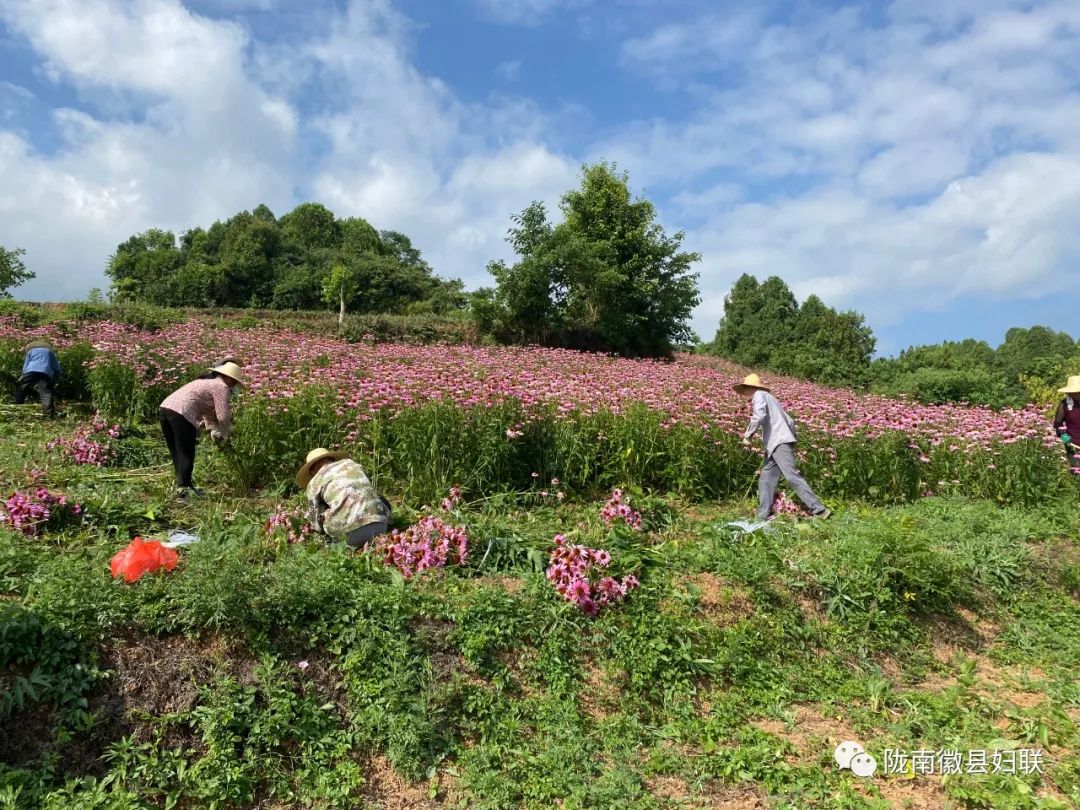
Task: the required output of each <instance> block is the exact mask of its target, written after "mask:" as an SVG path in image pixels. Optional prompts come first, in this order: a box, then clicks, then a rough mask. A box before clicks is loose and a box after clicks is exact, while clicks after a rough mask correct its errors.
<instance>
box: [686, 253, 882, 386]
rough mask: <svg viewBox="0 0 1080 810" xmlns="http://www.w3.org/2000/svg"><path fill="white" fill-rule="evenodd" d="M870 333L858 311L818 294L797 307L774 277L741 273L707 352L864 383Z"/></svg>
mask: <svg viewBox="0 0 1080 810" xmlns="http://www.w3.org/2000/svg"><path fill="white" fill-rule="evenodd" d="M875 345H876V341H875V339H874V333H873V332H872V331H871V329H870V327H868V326H867V325H866V321H865V318H864V317H863V316H862V315H860V314H859V313H858V312H853V311H848V312H837V311H836V310H835V309H833V308H832V307H829V306H826V305H825V303H824V302H823V301H822V300H821V299H820V298H818V297H817V296H816V295H811V296H810V297H809V298H807V299H806V301H804V302H803V303H802V305H801V306H800V305H799V303H798V301H796V299H795V295H794V294H793V293H792V292H791V290H790V288H789V287H788V286H787V284H786V283H785V282H784V281H783V279H781V278H779V277H777V276H770V277H769V278H767V279H765V281H764V282H762V283H760V284H759V283H758V280H757V279H756V278H754V276H751V275H748V274H744V275H743V276H741V277H740V278H739V279H738V280H737V281H736V282H735V284H734V285H733V286H732V288H731V292H730V293H728V295H727V296H726V297H725V298H724V317H723V319H722V320H721V321H720V325H719V327H718V328H717V330H716V337H715V338H714V340H713V342H712V343H711V344H710V345H709V346H707V347H705V350H706V351H708V352H710V353H713V354H718V355H720V356H722V357H727V358H729V359H731V360H734V361H735V362H737V363H742V364H743V365H746V366H751V367H754V368H759V369H768V370H770V371H777V372H781V373H784V374H791V375H793V376H796V377H805V378H807V379H811V380H816V381H818V382H824V383H828V384H831V385H857V386H861V385H865V384H866V382H867V381H868V379H869V370H870V359H871V357H872V356H873V354H874V346H875Z"/></svg>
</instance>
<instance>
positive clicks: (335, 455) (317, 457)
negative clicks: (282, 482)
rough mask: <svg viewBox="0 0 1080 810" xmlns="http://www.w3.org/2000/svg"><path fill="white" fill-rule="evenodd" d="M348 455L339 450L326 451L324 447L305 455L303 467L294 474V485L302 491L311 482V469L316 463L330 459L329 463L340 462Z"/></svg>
mask: <svg viewBox="0 0 1080 810" xmlns="http://www.w3.org/2000/svg"><path fill="white" fill-rule="evenodd" d="M348 455H349V454H348V453H344V452H342V451H341V450H334V451H331V450H327V449H326V448H325V447H317V448H315V449H314V450H312V451H311V452H310V453H308V454H307V458H306V459H305V460H304V466H303V467H301V468H300V472H298V473H297V474H296V485H297V486H298V487H300V489H303V488H304V487H306V486H307V485H308V481H310V480H311V468H312V467H314V466H315V464H316V463H317V462H320V461H322V460H323V459H326V458H328V459H330V460H331V461H341V459H343V458H347V457H348Z"/></svg>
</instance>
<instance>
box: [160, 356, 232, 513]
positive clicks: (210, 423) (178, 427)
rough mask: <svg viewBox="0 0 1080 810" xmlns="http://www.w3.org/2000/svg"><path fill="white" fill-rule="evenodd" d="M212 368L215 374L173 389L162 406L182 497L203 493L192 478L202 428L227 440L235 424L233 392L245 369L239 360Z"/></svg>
mask: <svg viewBox="0 0 1080 810" xmlns="http://www.w3.org/2000/svg"><path fill="white" fill-rule="evenodd" d="M211 371H212V372H213V376H212V377H210V378H209V379H207V378H205V377H202V378H199V379H197V380H192V381H191V382H189V383H188V384H187V385H185V386H183V387H182V388H178V389H177V390H176V391H173V392H172V393H171V394H169V396H167V397H166V398H165V401H164V402H162V403H161V407H160V408H159V409H158V417H159V421H160V423H161V432H162V434H163V435H164V436H165V444H166V445H167V446H168V448H169V455H170V456H171V457H172V462H173V469H174V470H175V471H176V485H177V487H178V488H179V490H180V499H181V500H186V499H187V497H188V496H189V495H190V494H192V493H194V494H198V493H199V490H197V489H196V488H195V485H194V484H193V483H192V480H191V476H192V473H193V472H194V469H195V446H196V444H197V442H198V433H197V431H198V429H199V428H200V427H204V428H206V429H207V430H209V431H210V436H211V438H213V439H214V441H218V442H223V441H225V440H226V439H227V438H228V437H229V428H230V426H231V413H230V407H229V399H230V397H229V394H230V392H231V391H232V389H233V388H234V387H236V386H238V385H243V372H241V370H240V366H238V365H236V363H223V364H222V365H220V366H216V367H215V368H213V369H211Z"/></svg>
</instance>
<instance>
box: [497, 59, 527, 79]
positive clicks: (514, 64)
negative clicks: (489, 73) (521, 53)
mask: <svg viewBox="0 0 1080 810" xmlns="http://www.w3.org/2000/svg"><path fill="white" fill-rule="evenodd" d="M495 75H496V76H498V77H499V78H500V79H505V80H506V81H508V82H512V81H516V80H517V78H518V76H520V75H521V60H520V59H512V60H509V61H506V62H500V63H499V64H498V65H496V66H495Z"/></svg>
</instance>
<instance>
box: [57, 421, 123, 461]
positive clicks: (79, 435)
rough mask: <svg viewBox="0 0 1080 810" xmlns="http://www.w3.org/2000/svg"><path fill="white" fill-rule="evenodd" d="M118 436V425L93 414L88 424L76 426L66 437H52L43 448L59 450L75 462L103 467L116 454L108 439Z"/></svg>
mask: <svg viewBox="0 0 1080 810" xmlns="http://www.w3.org/2000/svg"><path fill="white" fill-rule="evenodd" d="M118 438H120V426H119V425H110V424H109V423H108V422H106V421H105V420H104V419H102V418H101V417H100V416H99V415H95V416H94V421H93V422H91V423H90V424H89V425H87V426H84V427H81V428H78V429H77V430H76V431H75V432H74V433H72V434H71V435H70V436H68V437H67V438H58V439H53V440H52V441H51V442H48V443H47V444H46V445H45V449H46V450H49V451H52V450H60V452H61V453H62V454H63V455H64V456H66V457H67V458H69V459H71V460H72V461H74V462H75V463H76V464H92V465H94V466H95V467H105V466H107V465H108V464H109V463H110V462H112V461H113V460H114V459H115V458H116V456H117V452H116V448H114V447H113V446H112V445H111V444H110V441H111V440H114V439H118Z"/></svg>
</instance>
